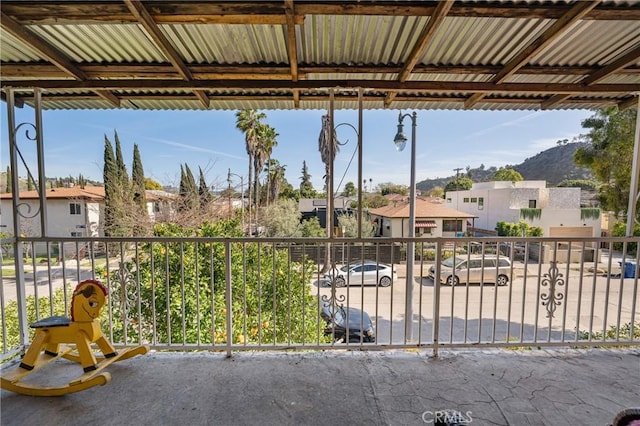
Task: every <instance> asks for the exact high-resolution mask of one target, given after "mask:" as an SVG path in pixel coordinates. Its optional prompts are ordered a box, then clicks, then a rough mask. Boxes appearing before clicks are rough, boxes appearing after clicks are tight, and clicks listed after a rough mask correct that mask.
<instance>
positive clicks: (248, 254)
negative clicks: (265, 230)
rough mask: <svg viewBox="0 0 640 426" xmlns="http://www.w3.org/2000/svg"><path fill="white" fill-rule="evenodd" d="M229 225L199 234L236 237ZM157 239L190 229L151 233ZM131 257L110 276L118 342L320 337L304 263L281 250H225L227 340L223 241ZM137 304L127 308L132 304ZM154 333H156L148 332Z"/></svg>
mask: <svg viewBox="0 0 640 426" xmlns="http://www.w3.org/2000/svg"><path fill="white" fill-rule="evenodd" d="M227 222H228V221H220V222H217V223H215V224H203V225H202V226H201V227H200V228H199V229H197V230H195V233H196V234H197V235H198V236H199V237H221V236H222V237H234V236H235V237H237V236H238V235H237V234H238V232H239V228H237V227H235V226H230V225H229V223H227ZM156 233H157V235H159V236H163V237H184V236H186V235H191V234H193V233H194V230H189V229H182V228H180V227H176V226H175V225H173V226H171V227H163V228H156ZM139 253H140V255H139V256H138V258H137V259H131V261H129V262H126V263H125V264H124V265H122V268H121V271H122V270H124V271H127V273H124V274H123V273H122V272H121V271H115V272H114V273H113V274H112V276H111V279H110V283H111V286H112V288H111V289H110V290H111V291H110V293H111V294H112V295H113V296H112V305H113V320H112V321H113V336H114V340H115V341H118V342H125V343H129V342H138V341H140V342H154V341H155V342H158V343H170V342H171V343H176V342H181V343H183V344H223V343H226V342H227V341H228V339H232V341H233V342H235V343H263V344H264V343H289V342H292V343H304V342H307V343H308V342H314V341H317V340H318V339H319V338H320V339H321V340H322V339H324V337H323V335H322V334H323V333H322V330H321V329H320V325H321V324H322V321H319V304H318V301H317V300H316V299H315V298H314V297H313V296H312V295H310V293H309V289H308V283H309V281H310V280H311V278H312V276H313V274H312V273H313V271H314V270H315V269H314V267H313V265H312V264H311V263H310V262H305V263H304V264H303V263H297V262H291V261H290V259H289V253H288V251H287V250H283V249H277V248H276V247H274V246H272V245H269V244H260V243H259V242H256V243H248V244H241V243H234V244H233V245H232V246H231V276H232V278H231V283H232V303H231V309H232V312H231V313H232V318H233V324H232V330H233V336H227V323H226V314H227V305H226V299H225V291H226V282H225V275H226V270H225V255H226V254H225V244H224V243H222V242H209V241H206V240H204V241H202V242H175V243H174V242H167V243H157V242H156V243H148V244H145V245H143V246H142V248H141V250H140V251H139ZM137 294H139V295H140V298H139V305H138V306H135V304H134V306H131V305H132V304H131V301H136V300H137ZM154 329H155V335H154V333H153V330H154Z"/></svg>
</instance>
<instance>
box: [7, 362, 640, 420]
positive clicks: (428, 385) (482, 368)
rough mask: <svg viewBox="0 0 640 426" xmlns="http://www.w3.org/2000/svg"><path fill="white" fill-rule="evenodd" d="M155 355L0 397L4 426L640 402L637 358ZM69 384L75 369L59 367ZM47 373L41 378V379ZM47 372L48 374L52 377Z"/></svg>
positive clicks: (530, 413) (581, 412) (599, 414)
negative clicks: (39, 393)
mask: <svg viewBox="0 0 640 426" xmlns="http://www.w3.org/2000/svg"><path fill="white" fill-rule="evenodd" d="M430 355H431V351H389V352H373V351H371V352H359V351H354V352H342V351H339V352H331V353H330V352H306V353H237V354H234V356H233V357H232V358H226V357H225V356H224V355H223V354H218V353H150V354H148V355H145V356H142V357H137V358H134V359H131V360H127V361H124V362H122V363H121V364H113V365H111V366H109V368H108V371H109V372H110V373H111V376H112V379H111V382H110V383H108V384H107V385H105V386H103V387H97V388H93V389H90V390H87V391H85V392H81V393H77V394H72V395H67V396H65V397H58V398H38V397H27V396H22V395H17V394H13V393H10V392H7V391H4V390H3V391H2V393H1V405H2V412H1V415H2V419H1V423H2V425H7V426H9V425H35V424H56V425H58V424H65V425H86V424H100V425H121V424H135V425H249V424H260V425H332V424H348V425H365V424H366V425H424V424H433V419H434V416H435V415H437V413H438V412H442V410H446V409H449V410H457V411H458V412H460V413H461V414H463V415H464V416H465V418H467V419H470V420H472V422H471V424H472V425H518V426H521V425H554V426H555V425H607V424H610V423H611V422H612V421H613V419H614V417H615V416H616V414H617V413H618V412H620V411H622V410H623V409H626V408H630V407H634V406H635V407H637V406H639V405H640V385H639V384H640V349H584V350H572V349H547V350H533V351H513V350H481V349H476V350H457V351H442V352H441V355H440V358H438V359H435V358H432V357H431V356H430ZM49 368H50V369H54V368H55V369H57V370H58V371H60V370H64V372H65V374H66V375H67V376H65V377H66V378H65V380H69V379H70V378H72V377H73V375H75V374H78V371H77V368H78V367H77V365H72V364H70V363H68V362H66V361H64V360H62V361H57V362H56V364H54V366H52V367H49ZM40 374H45V372H42V373H40ZM49 374H52V373H49Z"/></svg>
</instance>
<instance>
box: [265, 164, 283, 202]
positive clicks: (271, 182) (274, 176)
mask: <svg viewBox="0 0 640 426" xmlns="http://www.w3.org/2000/svg"><path fill="white" fill-rule="evenodd" d="M265 169H266V170H265V171H266V172H267V184H268V190H267V192H268V195H267V197H268V198H270V199H271V200H273V201H274V202H275V201H278V197H279V195H280V188H281V187H282V183H283V180H284V174H285V171H286V166H283V165H282V164H280V162H279V161H278V160H273V159H269V160H267V167H266V168H265Z"/></svg>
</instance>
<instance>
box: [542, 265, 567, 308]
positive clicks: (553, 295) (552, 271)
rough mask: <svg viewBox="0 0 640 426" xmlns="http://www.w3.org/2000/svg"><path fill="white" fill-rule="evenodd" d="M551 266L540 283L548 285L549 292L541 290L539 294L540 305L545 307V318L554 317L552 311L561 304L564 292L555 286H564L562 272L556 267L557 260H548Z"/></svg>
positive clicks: (543, 285) (544, 285)
mask: <svg viewBox="0 0 640 426" xmlns="http://www.w3.org/2000/svg"><path fill="white" fill-rule="evenodd" d="M550 263H551V266H550V268H549V272H548V273H546V274H544V275H543V277H544V278H543V279H542V282H541V283H540V284H541V285H542V287H547V286H548V287H549V292H548V293H545V292H543V293H542V294H540V299H541V300H542V306H544V307H546V308H547V318H554V313H555V311H556V309H557V308H558V306H560V305H561V304H562V300H563V299H564V294H563V293H562V290H561V289H557V287H562V286H564V279H563V278H562V277H563V274H562V273H560V270H559V269H558V266H557V263H558V262H550Z"/></svg>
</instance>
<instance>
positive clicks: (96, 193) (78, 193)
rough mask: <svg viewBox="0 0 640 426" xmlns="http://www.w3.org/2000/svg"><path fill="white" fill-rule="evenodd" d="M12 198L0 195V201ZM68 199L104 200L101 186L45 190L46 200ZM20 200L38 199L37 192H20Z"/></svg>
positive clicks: (9, 195)
mask: <svg viewBox="0 0 640 426" xmlns="http://www.w3.org/2000/svg"><path fill="white" fill-rule="evenodd" d="M11 198H13V194H11V193H5V194H0V199H3V200H5V199H11ZM56 198H62V199H68V198H71V199H73V198H76V199H88V200H95V201H100V200H104V187H103V186H85V187H84V188H81V187H80V186H73V187H70V188H53V189H47V199H48V200H49V199H56ZM20 199H21V200H29V199H38V191H22V192H21V193H20Z"/></svg>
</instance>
